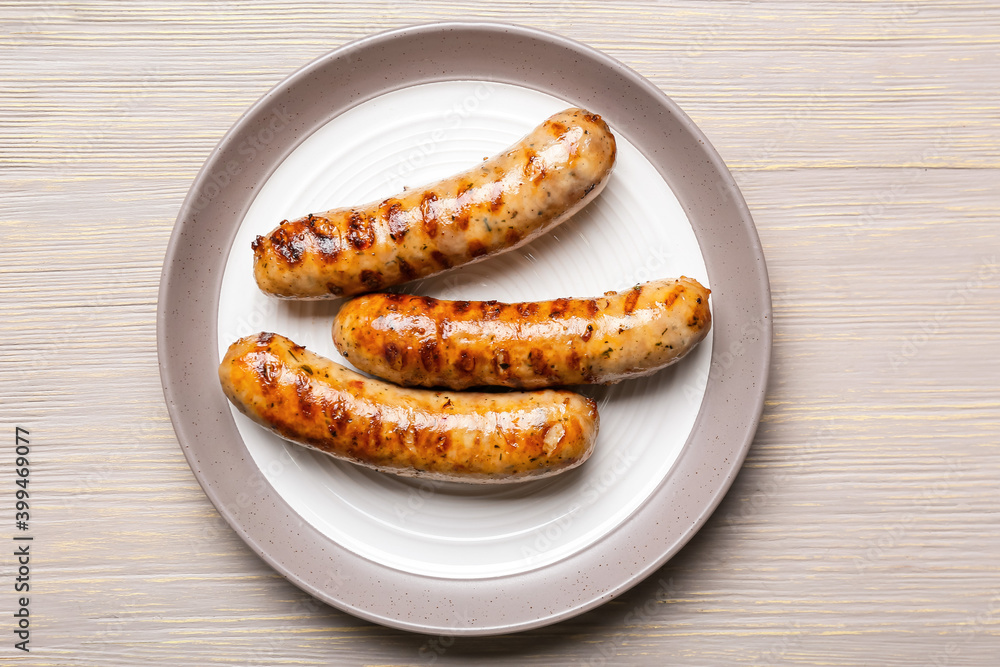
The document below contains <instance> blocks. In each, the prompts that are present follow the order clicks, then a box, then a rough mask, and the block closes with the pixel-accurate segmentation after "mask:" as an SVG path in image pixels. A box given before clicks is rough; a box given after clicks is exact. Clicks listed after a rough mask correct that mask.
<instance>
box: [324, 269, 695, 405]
mask: <svg viewBox="0 0 1000 667" xmlns="http://www.w3.org/2000/svg"><path fill="white" fill-rule="evenodd" d="M709 293H710V292H709V290H708V289H706V288H705V287H703V286H702V285H701V284H699V283H698V281H696V280H693V279H691V278H685V277H681V278H680V279H679V280H660V281H654V282H650V283H646V284H645V285H636V286H635V287H633V288H632V289H630V290H628V291H625V292H622V293H620V294H618V293H615V292H609V293H608V294H606V295H604V296H602V297H598V298H595V299H556V300H555V301H540V302H532V303H498V302H496V301H440V300H437V299H431V298H428V297H423V296H409V295H404V294H389V293H379V294H367V295H365V296H360V297H357V298H355V299H352V300H350V301H348V302H347V303H345V304H344V306H343V307H342V308H341V309H340V312H339V313H338V314H337V317H336V319H335V320H334V324H333V341H334V343H335V344H336V346H337V349H338V350H340V353H341V354H343V355H344V357H345V358H346V359H347V360H348V361H350V362H351V363H352V364H354V365H355V366H357V367H358V368H360V369H361V370H363V371H365V372H367V373H371V374H372V375H376V376H378V377H381V378H384V379H386V380H389V381H391V382H395V383H397V384H402V385H408V386H424V387H448V388H451V389H464V388H466V387H476V386H481V385H499V386H504V387H517V388H525V389H534V388H539V387H550V386H557V385H566V384H592V383H600V384H610V383H614V382H618V381H620V380H624V379H627V378H633V377H638V376H641V375H648V374H650V373H653V372H655V371H657V370H659V369H661V368H663V367H665V366H668V365H670V364H672V363H674V362H675V361H677V360H678V359H680V358H681V357H683V356H684V355H685V354H687V352H688V351H690V350H691V349H692V348H693V347H694V346H695V345H696V344H697V343H698V342H700V341H701V340H702V339H703V338H704V337H705V336H706V335H707V334H708V330H709V328H710V327H711V323H712V313H711V311H710V310H709V307H708V295H709Z"/></svg>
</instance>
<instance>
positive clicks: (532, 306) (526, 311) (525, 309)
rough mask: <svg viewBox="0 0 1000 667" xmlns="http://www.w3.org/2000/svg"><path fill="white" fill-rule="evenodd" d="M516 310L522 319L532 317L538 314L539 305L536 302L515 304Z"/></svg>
mask: <svg viewBox="0 0 1000 667" xmlns="http://www.w3.org/2000/svg"><path fill="white" fill-rule="evenodd" d="M514 308H515V310H517V314H518V315H520V316H521V317H532V316H534V315H535V314H536V313H538V304H537V303H534V302H529V303H515V304H514Z"/></svg>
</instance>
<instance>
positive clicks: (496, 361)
mask: <svg viewBox="0 0 1000 667" xmlns="http://www.w3.org/2000/svg"><path fill="white" fill-rule="evenodd" d="M493 372H494V373H496V374H497V376H499V377H507V376H509V375H510V374H511V373H512V371H511V370H510V354H509V353H508V352H507V350H497V351H496V352H494V353H493Z"/></svg>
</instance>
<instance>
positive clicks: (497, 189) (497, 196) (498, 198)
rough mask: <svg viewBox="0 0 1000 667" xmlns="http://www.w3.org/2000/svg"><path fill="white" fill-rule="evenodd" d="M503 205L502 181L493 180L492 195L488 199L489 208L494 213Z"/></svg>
mask: <svg viewBox="0 0 1000 667" xmlns="http://www.w3.org/2000/svg"><path fill="white" fill-rule="evenodd" d="M502 207H503V182H502V181H494V182H493V197H492V198H491V199H490V203H489V210H490V212H491V213H496V212H497V211H499V210H500V209H501V208H502Z"/></svg>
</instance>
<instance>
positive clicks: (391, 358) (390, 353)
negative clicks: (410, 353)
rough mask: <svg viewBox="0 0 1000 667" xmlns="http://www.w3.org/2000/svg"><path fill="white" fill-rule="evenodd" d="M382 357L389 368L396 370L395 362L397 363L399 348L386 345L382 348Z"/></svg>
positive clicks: (393, 345) (390, 344)
mask: <svg viewBox="0 0 1000 667" xmlns="http://www.w3.org/2000/svg"><path fill="white" fill-rule="evenodd" d="M382 356H384V357H385V360H386V361H387V362H388V363H389V367H390V368H398V366H397V365H396V362H397V361H399V356H400V354H399V346H398V345H396V344H395V343H386V344H385V346H384V347H383V348H382Z"/></svg>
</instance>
